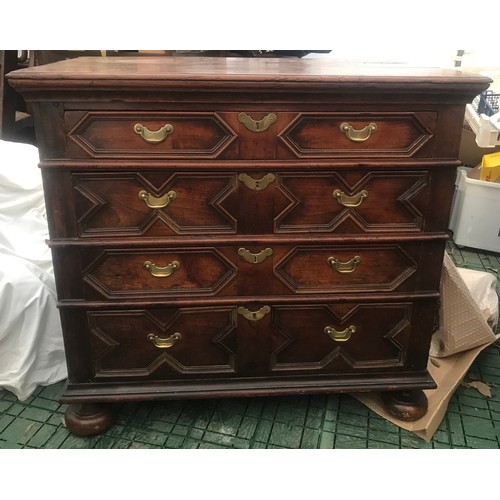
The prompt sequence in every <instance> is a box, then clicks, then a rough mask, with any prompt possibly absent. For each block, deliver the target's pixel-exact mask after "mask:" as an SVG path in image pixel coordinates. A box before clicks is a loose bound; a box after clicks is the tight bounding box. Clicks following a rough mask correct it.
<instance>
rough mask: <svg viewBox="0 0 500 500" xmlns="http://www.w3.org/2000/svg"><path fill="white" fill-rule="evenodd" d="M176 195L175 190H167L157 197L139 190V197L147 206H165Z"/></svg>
mask: <svg viewBox="0 0 500 500" xmlns="http://www.w3.org/2000/svg"><path fill="white" fill-rule="evenodd" d="M176 197H177V193H176V192H175V191H169V192H168V193H166V194H164V195H163V196H159V197H157V196H154V195H152V194H151V193H148V192H147V191H144V190H142V191H139V198H140V199H141V200H144V203H145V204H146V205H147V206H148V207H149V208H156V209H158V208H165V207H166V206H167V205H168V204H169V203H170V202H171V201H173V200H175V198H176Z"/></svg>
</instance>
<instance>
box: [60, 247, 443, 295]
mask: <svg viewBox="0 0 500 500" xmlns="http://www.w3.org/2000/svg"><path fill="white" fill-rule="evenodd" d="M444 245H445V242H444V241H443V240H438V241H427V242H406V243H384V244H382V243H377V244H367V243H364V244H361V243H359V244H351V245H349V244H329V245H305V244H304V245H283V244H281V245H280V244H272V243H270V242H266V243H265V244H257V245H256V244H245V245H241V246H236V245H220V246H218V247H213V246H204V247H192V248H189V247H159V248H125V249H112V248H109V249H100V248H89V249H78V248H76V247H72V248H68V249H64V248H57V249H54V255H55V256H56V259H55V260H56V263H55V272H57V274H58V276H59V280H60V287H59V296H60V298H61V299H70V300H77V299H80V300H81V299H84V300H103V299H104V300H108V299H112V300H116V299H122V298H130V299H133V298H135V299H146V300H154V299H158V300H162V299H168V298H174V297H179V296H184V297H186V296H207V297H215V296H217V297H235V296H259V295H267V296H274V295H302V294H305V295H308V294H309V295H310V294H340V295H343V294H346V293H350V294H351V293H371V292H414V291H437V290H438V287H439V275H440V273H439V271H440V269H441V265H442V259H443V253H444Z"/></svg>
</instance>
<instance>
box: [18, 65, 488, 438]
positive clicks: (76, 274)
mask: <svg viewBox="0 0 500 500" xmlns="http://www.w3.org/2000/svg"><path fill="white" fill-rule="evenodd" d="M9 81H10V83H11V84H12V85H13V86H14V87H15V88H16V89H18V90H19V91H20V92H22V93H23V95H24V97H25V98H26V100H27V101H29V102H30V103H31V104H32V106H33V109H34V113H35V124H36V129H37V138H38V145H39V150H40V157H41V164H40V165H41V168H42V172H43V179H44V188H45V196H46V204H47V211H48V221H49V229H50V242H49V244H50V246H51V248H52V252H53V259H54V270H55V275H56V281H57V289H58V295H59V307H60V312H61V320H62V325H63V330H64V340H65V346H66V354H67V363H68V371H69V378H68V384H67V387H66V389H65V393H64V395H63V401H64V402H68V403H71V404H70V406H69V409H68V412H67V414H66V421H67V425H68V426H69V428H70V429H71V430H72V431H73V432H75V433H78V434H92V433H96V432H100V431H102V430H104V429H105V428H106V427H107V426H108V425H109V424H110V422H111V417H110V415H111V412H110V410H109V406H108V405H107V403H110V402H118V401H126V400H144V399H168V398H194V397H203V398H209V397H222V396H254V395H267V394H276V395H280V394H292V393H293V394H297V393H319V392H335V391H336V392H339V391H382V393H384V394H386V396H385V400H386V404H387V407H388V408H389V409H390V410H391V411H392V412H393V413H394V414H395V415H397V416H399V417H400V418H408V419H412V418H413V419H415V418H419V417H420V416H421V415H422V414H423V413H424V412H425V398H424V397H423V393H422V391H421V389H424V388H432V387H433V386H434V382H433V381H432V379H431V378H430V376H429V375H428V373H427V371H426V364H427V357H428V349H429V343H430V339H431V335H432V333H433V330H434V328H435V325H436V320H437V312H438V305H439V293H438V291H439V281H440V273H441V266H442V259H443V252H444V245H445V241H446V238H447V233H446V228H447V223H448V217H449V212H450V206H451V200H452V196H453V189H454V179H455V171H456V167H457V166H458V165H459V162H458V161H457V152H458V146H459V141H460V136H461V128H462V120H463V115H464V107H465V104H466V103H467V102H470V101H471V100H472V99H473V97H474V96H475V95H477V94H478V93H479V92H480V91H481V90H483V89H485V88H486V87H487V85H488V79H487V78H484V77H480V76H471V75H464V74H461V73H459V72H456V71H444V70H428V71H427V70H411V69H407V68H404V67H399V68H390V67H373V68H372V67H369V66H362V67H346V66H341V65H338V64H336V63H333V62H331V61H328V60H318V59H313V60H285V59H261V60H259V59H224V58H212V59H211V58H155V57H151V58H140V59H135V58H123V59H121V58H113V59H109V60H108V59H106V58H82V59H76V60H68V61H63V62H58V63H54V64H50V65H47V66H39V67H36V68H29V69H26V70H20V71H16V72H14V73H11V75H10V76H9Z"/></svg>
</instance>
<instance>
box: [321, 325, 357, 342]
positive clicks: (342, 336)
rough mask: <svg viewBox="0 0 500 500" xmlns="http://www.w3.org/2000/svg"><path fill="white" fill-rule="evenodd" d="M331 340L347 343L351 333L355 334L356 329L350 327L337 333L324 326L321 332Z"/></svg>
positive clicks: (330, 327) (333, 329) (331, 327)
mask: <svg viewBox="0 0 500 500" xmlns="http://www.w3.org/2000/svg"><path fill="white" fill-rule="evenodd" d="M323 331H324V332H325V333H326V334H327V335H328V336H329V337H330V338H331V339H332V340H335V342H347V341H348V340H349V339H350V338H351V335H352V334H353V333H355V332H356V327H355V326H353V325H351V326H348V327H347V328H346V329H345V330H342V331H339V330H336V329H335V328H333V326H326V327H325V329H324V330H323Z"/></svg>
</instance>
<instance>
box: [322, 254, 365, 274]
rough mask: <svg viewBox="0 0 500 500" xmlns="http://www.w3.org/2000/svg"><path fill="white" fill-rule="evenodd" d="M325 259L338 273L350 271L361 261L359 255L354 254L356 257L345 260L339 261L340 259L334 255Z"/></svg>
mask: <svg viewBox="0 0 500 500" xmlns="http://www.w3.org/2000/svg"><path fill="white" fill-rule="evenodd" d="M326 261H327V263H328V265H329V266H330V267H331V268H332V269H335V271H337V272H339V273H352V272H353V271H354V270H355V269H356V266H357V265H358V264H359V263H360V262H361V257H360V256H359V255H356V257H353V258H352V259H351V260H348V261H347V262H340V260H339V259H337V258H335V257H328V259H327V260H326Z"/></svg>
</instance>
